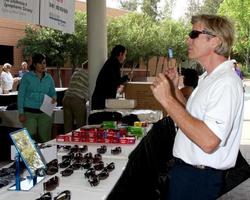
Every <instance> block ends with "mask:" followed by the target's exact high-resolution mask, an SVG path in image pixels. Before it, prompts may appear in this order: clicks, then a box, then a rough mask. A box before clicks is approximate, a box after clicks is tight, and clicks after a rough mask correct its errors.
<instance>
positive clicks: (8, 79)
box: [1, 71, 14, 90]
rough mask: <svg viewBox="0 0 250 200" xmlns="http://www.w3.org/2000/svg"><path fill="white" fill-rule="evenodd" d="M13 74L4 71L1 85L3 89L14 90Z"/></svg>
mask: <svg viewBox="0 0 250 200" xmlns="http://www.w3.org/2000/svg"><path fill="white" fill-rule="evenodd" d="M13 82H14V79H13V76H12V74H11V73H10V72H5V71H2V73H1V87H2V89H3V90H12V87H13Z"/></svg>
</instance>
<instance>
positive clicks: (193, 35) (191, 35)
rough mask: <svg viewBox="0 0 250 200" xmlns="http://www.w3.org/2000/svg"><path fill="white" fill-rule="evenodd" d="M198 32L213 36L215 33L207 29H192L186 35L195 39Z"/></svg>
mask: <svg viewBox="0 0 250 200" xmlns="http://www.w3.org/2000/svg"><path fill="white" fill-rule="evenodd" d="M200 34H206V35H210V36H213V37H215V36H216V35H214V34H212V33H210V32H209V31H206V30H202V31H197V30H192V31H191V32H190V33H189V34H188V35H189V37H190V38H191V39H195V38H197V37H199V35H200Z"/></svg>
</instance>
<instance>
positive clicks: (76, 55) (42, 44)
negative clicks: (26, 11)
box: [17, 12, 87, 67]
mask: <svg viewBox="0 0 250 200" xmlns="http://www.w3.org/2000/svg"><path fill="white" fill-rule="evenodd" d="M25 33H26V35H25V37H24V38H22V39H21V40H19V41H18V45H17V46H18V47H22V48H23V56H24V58H25V59H27V58H29V57H30V56H31V55H32V54H33V53H44V54H46V56H47V57H48V64H49V65H51V66H64V63H65V62H67V61H68V60H70V61H71V63H72V64H73V66H74V67H75V66H81V63H82V62H83V61H84V60H86V59H87V20H86V13H81V12H76V14H75V33H74V34H68V33H62V32H61V31H58V30H54V29H51V28H47V27H37V26H27V27H26V29H25Z"/></svg>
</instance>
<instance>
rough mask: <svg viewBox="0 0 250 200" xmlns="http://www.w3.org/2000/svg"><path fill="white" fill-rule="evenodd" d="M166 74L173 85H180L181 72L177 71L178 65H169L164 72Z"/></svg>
mask: <svg viewBox="0 0 250 200" xmlns="http://www.w3.org/2000/svg"><path fill="white" fill-rule="evenodd" d="M164 75H165V76H166V77H168V78H169V79H170V80H171V81H172V83H173V86H174V87H175V88H176V87H178V86H179V78H180V76H179V74H178V72H177V68H176V67H168V68H167V69H166V70H165V72H164Z"/></svg>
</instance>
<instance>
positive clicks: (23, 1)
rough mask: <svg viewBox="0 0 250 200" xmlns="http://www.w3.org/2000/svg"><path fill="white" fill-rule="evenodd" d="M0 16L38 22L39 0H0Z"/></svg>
mask: <svg viewBox="0 0 250 200" xmlns="http://www.w3.org/2000/svg"><path fill="white" fill-rule="evenodd" d="M0 17H2V18H9V19H13V20H21V21H25V22H27V23H34V24H39V0H1V1H0Z"/></svg>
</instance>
